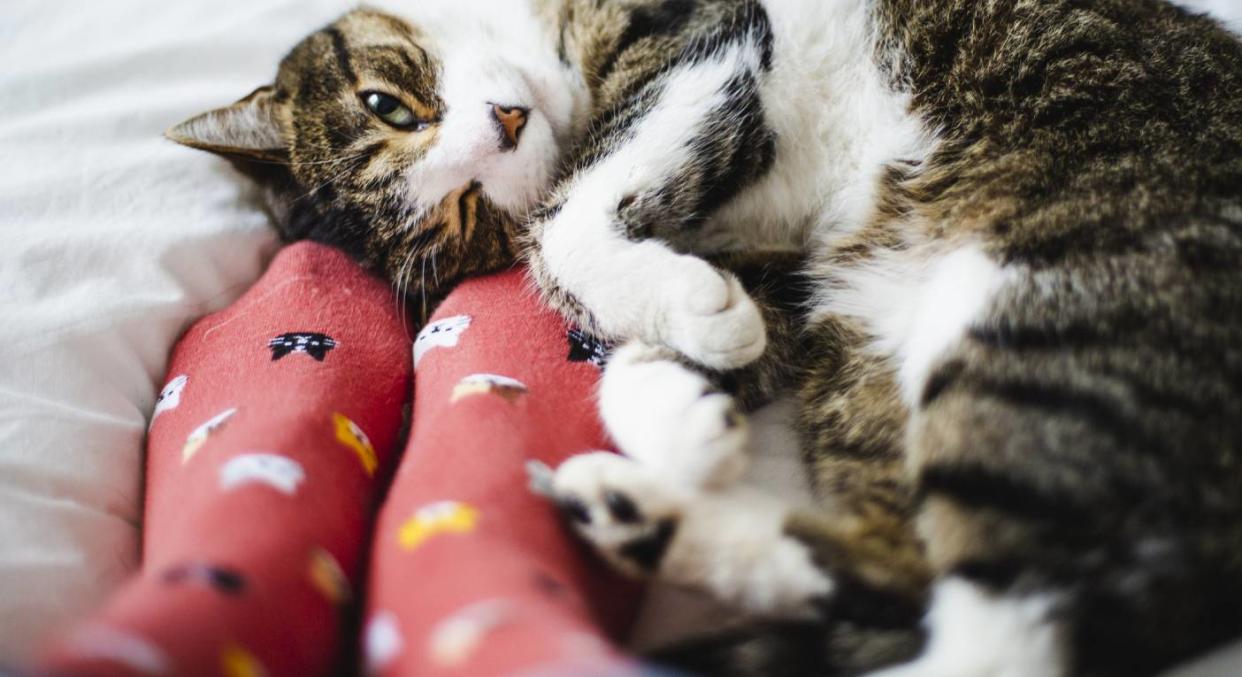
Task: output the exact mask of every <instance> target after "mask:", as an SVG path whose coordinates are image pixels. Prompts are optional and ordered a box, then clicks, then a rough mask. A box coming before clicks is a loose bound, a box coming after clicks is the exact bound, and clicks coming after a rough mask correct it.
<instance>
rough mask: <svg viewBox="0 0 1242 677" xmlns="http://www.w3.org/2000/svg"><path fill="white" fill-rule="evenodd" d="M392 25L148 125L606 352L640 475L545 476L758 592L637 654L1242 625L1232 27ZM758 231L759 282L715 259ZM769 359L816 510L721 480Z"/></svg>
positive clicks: (861, 648)
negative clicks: (224, 102)
mask: <svg viewBox="0 0 1242 677" xmlns="http://www.w3.org/2000/svg"><path fill="white" fill-rule="evenodd" d="M382 9H383V10H384V11H379V10H359V11H355V12H352V13H350V14H348V15H347V16H345V17H344V18H342V19H341V20H339V21H337V22H336V23H334V24H332V25H331V26H329V27H327V28H325V29H324V30H322V31H319V32H316V33H314V34H313V35H311V36H310V37H308V38H307V39H306V40H305V41H303V42H302V43H301V44H299V45H298V46H297V47H296V48H295V49H294V50H293V51H292V52H291V53H290V54H289V56H288V57H287V58H286V59H285V60H284V62H283V63H282V64H281V66H280V69H279V72H278V74H277V77H276V81H275V83H274V84H273V85H271V86H268V87H264V88H261V89H259V90H258V91H256V92H255V93H254V94H252V95H251V96H249V97H247V98H246V99H243V100H242V101H241V102H239V103H237V104H235V105H233V106H230V107H227V108H223V109H220V110H217V111H212V112H210V113H207V114H205V115H203V116H200V117H198V118H195V119H193V120H190V121H188V122H187V123H185V124H183V125H181V126H178V127H177V128H175V129H173V130H171V131H170V136H171V137H172V138H174V139H175V140H177V141H180V142H182V143H186V144H188V145H191V146H195V147H198V148H204V149H207V150H211V151H214V152H217V153H221V154H223V155H225V156H227V157H229V158H231V159H232V160H234V161H235V163H236V164H237V166H238V167H239V168H241V169H242V170H243V171H245V172H247V173H249V174H251V175H253V176H255V177H257V178H258V179H260V180H261V181H262V182H263V184H264V185H265V186H266V187H267V188H268V193H269V196H270V198H271V200H270V202H271V205H272V209H273V212H274V213H275V215H276V217H277V221H278V223H279V224H280V227H281V229H282V232H283V233H284V234H285V236H287V237H288V238H291V239H293V238H312V239H316V240H320V241H324V242H328V243H331V244H335V245H338V246H341V247H343V248H345V249H346V250H347V251H350V252H351V253H352V254H353V255H355V256H356V257H357V258H358V259H359V260H361V261H362V262H364V263H365V264H367V265H369V266H371V267H372V268H373V269H375V270H376V271H379V272H381V273H383V274H386V275H388V276H390V277H391V278H392V279H393V280H394V282H395V283H396V284H397V285H398V286H399V288H400V289H402V290H408V292H409V293H410V296H411V297H412V299H413V300H414V301H415V302H416V303H420V304H421V306H422V308H423V309H424V311H425V310H426V308H427V307H428V306H429V305H431V304H433V303H434V302H435V300H436V299H437V298H438V297H439V296H440V295H441V294H442V292H443V291H444V290H445V289H446V288H447V287H448V286H449V285H451V284H452V283H453V282H455V281H456V280H458V279H460V278H462V277H463V276H466V275H470V274H474V273H479V272H484V271H487V270H492V269H495V268H498V267H502V266H507V265H509V264H510V263H511V262H512V260H513V259H514V257H515V256H518V255H519V254H522V255H524V256H526V258H527V259H528V261H529V263H530V264H531V267H532V272H533V274H534V277H535V278H536V280H537V282H538V284H539V286H540V287H541V288H542V289H543V290H544V292H545V294H546V296H547V297H548V298H549V300H550V301H552V302H553V303H554V304H555V305H556V306H557V307H558V308H560V309H562V310H563V311H564V312H565V313H566V314H567V315H568V316H569V317H570V318H571V319H573V320H576V321H577V322H579V323H580V324H581V325H582V326H583V327H584V328H586V329H588V330H589V331H590V332H592V333H594V334H596V335H599V336H602V337H606V338H610V339H617V340H626V339H628V340H631V343H630V344H629V345H627V346H625V347H624V348H622V349H620V350H619V351H618V352H617V353H616V354H614V355H613V356H612V358H611V359H610V361H609V366H608V370H607V373H606V376H605V379H604V384H603V386H602V391H601V408H602V412H603V415H604V417H605V420H606V422H607V423H608V424H609V426H610V428H611V429H612V430H613V431H614V432H615V433H616V438H617V440H618V442H619V443H620V445H621V446H622V447H623V448H624V449H625V450H626V451H627V452H628V453H629V454H630V455H631V457H632V458H630V459H626V458H621V457H615V456H611V455H585V456H582V457H579V458H577V459H575V460H573V461H571V462H570V463H567V464H566V465H565V466H563V467H562V468H560V469H559V470H558V471H557V473H556V475H555V476H554V477H553V478H552V480H551V489H552V491H553V492H554V493H555V494H556V497H557V499H558V501H559V503H560V504H561V505H562V507H563V508H564V509H565V513H566V514H567V515H568V516H569V518H570V519H571V520H573V521H574V523H575V525H576V528H577V529H578V531H579V532H580V533H581V534H582V535H583V536H585V537H586V538H587V539H588V540H590V541H591V542H592V543H593V544H594V545H595V546H596V547H597V548H598V549H599V551H600V552H601V554H603V555H604V556H605V557H606V558H607V559H608V560H609V561H611V562H613V563H615V564H616V565H617V566H619V567H621V568H623V569H625V570H628V571H631V572H634V573H638V574H643V575H650V576H655V577H661V578H665V579H668V580H672V581H675V582H680V583H685V584H689V585H698V586H701V587H704V588H706V589H708V590H710V591H712V592H714V593H716V594H718V595H720V596H722V597H724V598H726V599H728V600H731V601H734V602H738V603H740V604H742V605H743V606H745V607H747V608H749V609H750V610H752V611H757V612H761V613H766V614H770V615H771V616H772V617H771V618H767V619H764V620H761V621H759V622H757V623H756V625H754V626H753V627H750V628H743V629H741V630H738V631H735V632H732V633H730V634H727V635H723V636H717V637H709V638H705V639H703V640H701V641H697V642H694V643H691V644H689V645H684V646H679V647H671V648H670V649H669V650H668V651H666V652H663V653H661V655H660V656H661V657H662V658H664V659H666V660H668V661H669V662H672V663H675V664H678V665H680V666H682V667H686V668H688V669H692V670H700V671H702V672H704V673H707V674H713V675H723V674H739V675H743V674H754V675H769V674H782V675H784V674H791V675H792V674H819V675H824V674H855V673H861V672H867V671H869V670H874V669H878V668H884V666H890V667H888V668H887V670H886V671H885V673H884V674H887V675H938V676H946V677H947V676H954V677H957V676H966V677H970V676H976V675H978V676H983V675H1058V674H1075V675H1142V674H1151V673H1153V672H1157V671H1159V670H1160V669H1162V668H1163V667H1166V666H1168V665H1170V664H1172V663H1174V662H1177V661H1179V660H1182V659H1184V658H1186V657H1188V656H1192V655H1194V654H1196V653H1198V652H1200V651H1203V650H1205V649H1207V648H1209V647H1211V646H1213V645H1215V644H1218V643H1220V642H1222V641H1225V640H1227V639H1229V638H1232V637H1235V636H1237V635H1239V634H1242V393H1240V392H1239V391H1240V389H1242V275H1239V269H1240V268H1242V44H1240V43H1239V41H1238V40H1237V38H1235V37H1234V36H1232V35H1230V34H1229V33H1228V32H1226V31H1225V30H1224V29H1222V28H1221V27H1219V26H1218V25H1216V24H1215V23H1214V22H1213V21H1211V20H1209V19H1207V18H1204V17H1200V16H1194V15H1192V14H1190V13H1188V12H1186V11H1184V10H1182V9H1179V8H1177V7H1175V6H1173V5H1171V4H1168V3H1166V2H1164V1H1163V0H989V1H986V2H985V1H982V0H832V1H831V2H823V1H822V0H762V1H760V0H608V1H607V2H604V1H602V0H511V1H508V2H501V1H500V0H494V1H488V2H483V1H476V2H459V1H453V2H450V1H449V0H391V1H389V2H385V3H383V7H382ZM773 252H775V253H780V254H781V262H780V263H776V264H771V263H767V262H760V263H759V264H758V265H751V263H753V262H744V263H743V264H741V265H740V266H737V267H736V270H738V271H740V272H742V273H745V274H744V275H742V276H741V277H742V278H744V279H745V280H746V284H745V290H749V291H750V293H749V294H748V293H747V291H745V290H744V287H743V285H742V284H740V283H739V278H738V277H735V276H734V275H733V274H731V273H729V272H725V271H723V270H722V269H721V268H720V267H718V266H714V265H712V264H709V263H708V262H707V260H708V258H710V259H712V260H715V261H716V262H717V263H723V262H726V261H727V262H728V263H729V266H730V267H733V266H734V264H736V263H737V258H738V257H739V256H740V257H741V258H742V259H748V257H752V256H753V255H754V254H756V253H763V254H765V255H767V254H771V253H773ZM799 256H806V257H807V259H808V260H809V263H807V264H806V265H805V266H804V269H803V272H804V278H802V279H801V281H799V282H798V283H791V282H789V281H788V280H787V279H785V278H784V277H782V276H783V274H784V272H785V271H786V269H787V264H788V258H789V257H795V258H796V257H799ZM703 257H707V258H703ZM795 326H797V327H801V330H800V331H795V330H794V329H793V327H795ZM795 367H797V368H795ZM730 370H732V371H730ZM790 383H792V386H793V388H794V389H795V391H796V392H797V395H798V397H799V398H800V401H801V406H800V416H799V423H800V428H801V431H802V433H803V439H804V442H805V458H806V460H807V463H808V465H809V467H810V468H811V469H812V471H813V472H812V475H813V479H814V481H815V485H816V489H817V491H818V494H819V498H820V499H821V500H820V501H819V505H818V506H817V507H816V509H814V510H807V509H804V508H800V507H791V506H787V505H785V504H784V503H782V501H781V500H780V499H779V497H769V496H762V495H757V494H754V493H751V492H748V491H747V490H745V489H742V488H739V487H738V486H736V485H735V484H734V483H733V480H734V478H736V476H737V474H738V472H739V469H740V468H741V467H742V466H743V465H744V462H745V455H744V451H745V445H746V429H745V425H744V420H743V419H742V418H741V417H740V416H739V415H738V414H736V413H735V412H734V411H733V409H734V406H735V402H734V400H733V398H731V397H730V395H727V394H724V393H722V392H720V390H719V389H717V388H716V387H715V385H723V386H727V387H728V388H731V389H732V390H731V392H734V393H736V395H737V397H738V398H740V399H741V400H742V403H743V405H744V406H745V407H749V406H751V405H753V404H756V403H759V402H761V401H764V400H765V399H766V398H767V397H769V396H770V395H771V394H772V393H773V392H775V391H776V390H777V389H778V388H779V387H781V386H782V385H786V384H790Z"/></svg>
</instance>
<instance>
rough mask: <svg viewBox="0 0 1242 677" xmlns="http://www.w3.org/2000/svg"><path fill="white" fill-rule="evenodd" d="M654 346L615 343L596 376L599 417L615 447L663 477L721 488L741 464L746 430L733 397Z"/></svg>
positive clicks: (737, 473) (739, 471) (742, 467)
mask: <svg viewBox="0 0 1242 677" xmlns="http://www.w3.org/2000/svg"><path fill="white" fill-rule="evenodd" d="M666 354H667V351H664V350H662V349H659V348H653V347H651V346H647V345H646V344H641V343H631V344H628V345H626V346H623V347H622V348H620V349H618V350H617V351H616V352H615V353H613V355H612V357H611V358H610V359H609V361H608V366H607V367H606V368H605V369H604V377H603V379H602V380H601V382H600V406H599V409H600V416H601V417H602V418H603V420H604V423H605V425H607V426H608V432H609V434H610V435H612V438H613V439H614V440H616V442H617V445H618V446H619V447H620V449H621V451H623V452H625V454H626V455H627V456H629V457H631V458H633V459H635V460H637V461H639V462H640V463H642V464H643V465H645V466H647V467H649V468H651V469H653V470H654V471H655V472H656V473H657V474H659V475H661V476H662V477H666V478H668V480H669V481H671V482H674V483H677V484H680V485H683V486H689V487H705V486H724V485H726V484H729V483H731V482H733V481H734V480H736V479H737V478H738V477H739V476H740V475H741V474H742V473H743V472H744V471H745V469H746V464H747V455H746V446H747V441H748V440H749V434H748V430H747V427H746V425H745V421H744V419H743V417H742V416H741V414H739V413H737V412H736V411H735V407H734V403H733V398H732V397H730V396H729V395H726V394H724V393H721V392H713V389H712V388H711V384H710V383H709V382H708V380H707V379H706V378H705V377H704V376H703V375H702V374H700V373H698V372H696V371H693V370H691V369H689V368H687V367H685V366H684V365H682V364H681V363H680V362H677V361H675V360H672V359H663V358H664V356H665V355H666Z"/></svg>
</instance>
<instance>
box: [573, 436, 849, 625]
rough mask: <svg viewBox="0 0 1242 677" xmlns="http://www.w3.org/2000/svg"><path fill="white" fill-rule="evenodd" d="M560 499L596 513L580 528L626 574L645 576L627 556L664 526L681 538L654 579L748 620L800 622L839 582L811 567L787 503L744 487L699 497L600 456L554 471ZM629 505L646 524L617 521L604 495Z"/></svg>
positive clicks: (618, 459)
mask: <svg viewBox="0 0 1242 677" xmlns="http://www.w3.org/2000/svg"><path fill="white" fill-rule="evenodd" d="M554 492H555V493H556V495H557V496H562V497H564V496H573V497H575V498H577V499H578V500H580V501H582V502H583V504H584V506H585V507H586V508H587V510H588V512H589V514H590V523H589V524H576V525H575V529H576V530H577V531H578V533H579V534H581V535H582V536H583V537H584V538H585V539H586V540H588V541H589V542H590V543H591V544H592V545H593V546H595V548H596V549H597V550H598V551H599V552H600V554H601V555H603V556H604V557H605V558H606V559H608V560H609V561H610V562H612V563H613V564H614V565H615V566H617V567H618V568H620V569H622V570H623V571H630V572H631V573H642V572H640V571H638V570H636V569H635V567H634V564H633V563H632V562H630V561H629V560H627V559H626V558H625V557H624V556H622V555H621V551H622V550H623V548H624V547H625V546H626V545H627V544H629V543H631V542H633V541H634V540H635V539H640V538H643V537H645V536H649V535H650V534H651V533H652V532H653V531H654V530H655V529H656V528H658V525H659V523H660V522H661V521H662V520H665V519H673V520H675V524H676V530H675V531H674V533H673V536H672V538H671V540H670V541H669V543H668V545H667V548H666V549H665V551H664V556H663V558H662V559H661V561H660V565H659V569H658V571H657V572H656V575H657V576H658V578H659V580H661V581H665V582H669V583H674V584H677V585H682V586H687V587H692V588H697V589H701V590H706V591H708V592H710V593H711V594H712V596H714V597H715V598H717V599H720V600H723V601H726V602H729V603H731V604H734V605H736V606H738V607H739V608H741V609H743V610H744V611H748V612H752V613H757V614H762V615H776V616H799V615H802V614H805V613H807V612H809V611H810V610H811V606H810V604H811V602H812V600H813V599H815V598H818V597H822V596H825V595H828V594H830V593H831V592H832V590H833V583H832V581H831V580H830V579H829V578H828V576H827V575H826V574H825V573H824V572H823V571H821V570H820V569H819V568H818V567H817V566H815V563H814V562H813V561H812V558H811V553H810V551H809V550H808V549H807V548H806V546H804V545H803V544H802V543H800V542H798V541H796V540H794V539H792V538H790V537H789V536H787V535H786V534H785V532H784V525H785V519H786V515H787V513H788V508H789V504H788V503H787V502H786V501H785V500H783V499H782V498H779V497H775V496H771V495H768V494H766V493H764V492H761V491H756V490H754V489H751V488H747V487H743V486H735V487H732V488H729V489H726V490H722V491H712V492H694V491H688V490H686V488H683V487H675V486H672V485H671V484H670V483H669V482H666V481H665V478H664V477H663V476H662V475H660V474H658V473H657V471H656V470H654V469H653V468H648V467H646V466H643V465H641V464H639V463H636V462H634V461H633V460H630V459H627V458H624V457H621V456H618V455H616V454H610V453H607V452H599V453H593V454H585V455H582V456H575V457H574V458H571V459H569V460H568V461H566V462H565V463H564V464H562V465H561V467H560V468H558V469H557V473H556V477H555V479H554ZM609 492H619V493H621V494H623V495H624V496H625V497H626V498H628V499H629V500H630V501H631V502H632V503H633V504H634V505H635V506H636V507H637V509H638V511H639V513H640V514H641V515H642V519H641V520H638V521H636V522H635V521H632V522H621V521H617V520H615V519H613V518H612V516H611V514H610V511H609V509H608V506H607V504H608V501H607V495H608V493H609Z"/></svg>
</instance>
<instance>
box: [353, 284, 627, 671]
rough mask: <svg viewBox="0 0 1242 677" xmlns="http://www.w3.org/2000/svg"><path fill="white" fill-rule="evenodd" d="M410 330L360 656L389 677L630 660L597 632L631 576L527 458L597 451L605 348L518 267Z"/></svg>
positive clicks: (548, 459)
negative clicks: (406, 417)
mask: <svg viewBox="0 0 1242 677" xmlns="http://www.w3.org/2000/svg"><path fill="white" fill-rule="evenodd" d="M432 319H433V322H432V323H431V324H430V325H428V326H427V327H426V328H424V329H423V330H422V331H421V332H420V333H419V336H418V339H417V341H416V342H415V353H414V354H415V361H416V367H415V369H416V373H417V376H416V379H415V380H416V384H415V387H416V389H417V396H416V397H415V403H414V419H413V421H414V423H413V430H412V433H411V437H410V441H409V444H408V446H407V449H406V452H405V457H404V459H403V460H402V462H401V467H400V469H399V470H398V472H397V477H396V479H395V480H394V483H393V487H392V489H391V492H390V494H389V497H388V500H387V502H386V503H385V506H384V509H383V511H382V512H381V515H380V521H379V526H378V528H377V532H376V540H375V545H374V547H373V554H372V565H371V574H370V586H371V588H370V594H369V596H368V600H367V612H366V629H365V637H364V646H365V650H366V651H365V653H366V657H367V663H368V667H369V671H370V672H374V673H379V674H384V675H419V676H425V675H450V674H451V675H470V676H471V677H486V676H488V675H510V674H519V673H520V674H540V675H586V674H589V675H603V674H607V673H610V672H613V671H616V672H628V671H629V664H628V663H626V662H625V661H624V660H623V659H621V658H620V657H619V654H618V653H617V652H616V650H615V649H614V648H613V645H612V644H611V643H610V642H609V641H608V639H607V637H608V633H607V632H605V631H601V628H605V629H607V630H608V631H611V632H612V633H613V635H614V636H615V634H616V633H618V632H620V631H623V630H624V629H627V628H628V625H629V623H630V621H631V620H632V618H633V612H634V610H635V608H636V602H637V592H638V591H637V588H636V587H635V586H634V585H633V584H631V583H628V582H625V581H622V580H620V579H618V578H617V577H615V576H613V575H611V574H609V573H607V572H605V571H603V570H602V566H601V565H599V564H598V563H596V561H595V560H594V559H592V558H591V557H590V555H588V554H586V553H584V552H583V551H582V550H581V549H580V548H579V546H578V544H577V543H576V542H575V541H574V540H573V539H572V538H571V536H570V535H569V534H568V532H567V531H566V529H565V528H564V527H563V526H562V524H561V522H560V519H559V518H558V516H557V515H556V514H555V511H554V509H553V508H552V506H551V505H550V504H549V502H548V501H547V500H545V499H544V498H542V497H539V496H536V495H534V494H532V492H531V491H530V490H529V488H528V484H529V482H528V479H527V474H526V469H525V465H526V462H527V461H529V460H540V461H543V462H545V463H547V464H548V465H551V466H556V465H559V464H560V463H561V461H563V460H564V459H565V458H567V457H568V456H569V455H571V454H574V453H578V452H581V451H585V450H590V449H599V448H605V447H606V445H607V439H606V437H605V435H604V432H603V430H602V429H601V427H600V423H599V419H598V416H597V414H596V398H595V387H596V384H597V382H598V380H599V367H598V366H597V364H596V363H594V362H593V361H592V360H593V359H595V358H598V357H600V354H599V352H597V351H596V350H595V349H594V347H593V346H592V344H591V343H590V342H584V341H583V340H582V339H581V338H580V337H577V335H576V334H575V335H572V336H571V335H570V334H569V332H568V331H567V328H566V326H565V324H564V323H563V321H562V320H561V319H560V318H559V317H558V316H556V315H555V314H554V313H552V312H551V311H549V310H548V309H546V308H545V307H544V306H543V305H542V304H541V303H540V302H539V298H538V295H537V294H536V293H535V291H534V288H533V285H532V283H531V282H530V281H529V280H528V279H527V278H526V277H525V275H524V274H523V273H522V272H517V271H515V272H509V273H504V274H500V275H494V276H491V277H487V278H482V279H478V280H471V281H469V282H466V283H464V284H462V285H461V286H460V287H459V288H458V289H457V290H456V291H454V292H453V294H452V295H450V296H449V298H448V299H447V300H446V301H445V302H444V303H443V304H442V305H441V306H440V308H439V309H438V310H437V312H436V314H435V317H434V318H432Z"/></svg>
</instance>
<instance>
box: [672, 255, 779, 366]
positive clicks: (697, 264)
mask: <svg viewBox="0 0 1242 677" xmlns="http://www.w3.org/2000/svg"><path fill="white" fill-rule="evenodd" d="M676 261H677V263H676V269H674V270H670V271H669V274H668V276H667V277H666V278H665V279H663V280H653V281H652V282H654V283H656V284H660V285H662V287H663V290H664V291H663V293H662V304H661V308H660V312H659V314H658V321H657V329H656V331H657V334H658V336H659V338H660V342H662V343H664V344H665V345H667V346H668V347H670V348H672V349H674V350H676V351H677V352H679V353H681V354H682V355H685V356H686V357H687V358H689V359H690V360H691V361H694V362H697V363H699V364H702V365H704V366H707V367H710V368H712V369H718V370H728V369H736V368H738V367H741V366H745V365H747V364H749V363H751V362H753V361H755V360H757V359H759V356H760V355H762V354H763V351H764V349H765V348H766V347H767V331H766V327H765V326H764V322H763V315H762V313H760V312H759V307H758V306H756V305H755V302H754V301H753V300H752V299H751V298H750V295H749V294H747V293H746V290H745V289H743V288H742V284H741V282H739V281H738V280H737V278H736V277H734V276H733V275H732V274H730V273H726V272H722V271H719V270H717V269H716V268H715V267H713V266H712V265H711V264H709V263H707V262H706V261H703V260H702V259H699V258H696V257H693V256H679V257H677V258H676Z"/></svg>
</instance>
